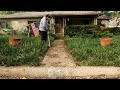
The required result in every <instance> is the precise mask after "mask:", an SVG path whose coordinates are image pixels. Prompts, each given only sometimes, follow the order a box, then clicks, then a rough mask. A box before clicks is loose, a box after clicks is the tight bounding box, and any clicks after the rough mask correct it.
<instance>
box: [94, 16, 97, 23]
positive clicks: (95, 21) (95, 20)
mask: <svg viewBox="0 0 120 90" xmlns="http://www.w3.org/2000/svg"><path fill="white" fill-rule="evenodd" d="M94 25H97V17H94Z"/></svg>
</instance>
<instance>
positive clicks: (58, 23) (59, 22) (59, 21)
mask: <svg viewBox="0 0 120 90" xmlns="http://www.w3.org/2000/svg"><path fill="white" fill-rule="evenodd" d="M55 34H56V36H57V38H63V18H62V17H56V18H55Z"/></svg>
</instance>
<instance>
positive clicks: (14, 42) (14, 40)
mask: <svg viewBox="0 0 120 90" xmlns="http://www.w3.org/2000/svg"><path fill="white" fill-rule="evenodd" d="M19 43H20V39H19V38H9V44H10V45H11V46H14V47H15V46H17V45H18V44H19Z"/></svg>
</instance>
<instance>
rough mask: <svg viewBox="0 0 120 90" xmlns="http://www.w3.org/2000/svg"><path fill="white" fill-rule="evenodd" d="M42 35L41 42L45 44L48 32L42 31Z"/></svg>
mask: <svg viewBox="0 0 120 90" xmlns="http://www.w3.org/2000/svg"><path fill="white" fill-rule="evenodd" d="M40 35H41V42H42V43H45V42H46V41H47V32H46V31H40Z"/></svg>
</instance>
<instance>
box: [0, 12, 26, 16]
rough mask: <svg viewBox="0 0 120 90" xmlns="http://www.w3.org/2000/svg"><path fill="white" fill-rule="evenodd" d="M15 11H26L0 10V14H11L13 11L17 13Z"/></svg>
mask: <svg viewBox="0 0 120 90" xmlns="http://www.w3.org/2000/svg"><path fill="white" fill-rule="evenodd" d="M17 12H26V11H0V14H2V15H3V14H13V13H17Z"/></svg>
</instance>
